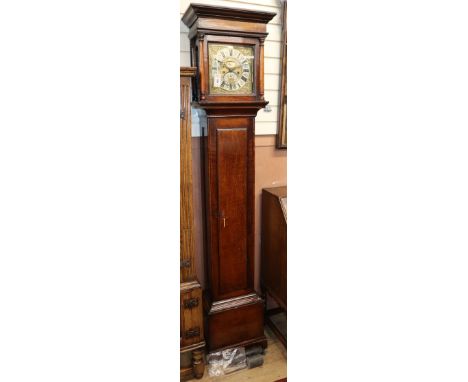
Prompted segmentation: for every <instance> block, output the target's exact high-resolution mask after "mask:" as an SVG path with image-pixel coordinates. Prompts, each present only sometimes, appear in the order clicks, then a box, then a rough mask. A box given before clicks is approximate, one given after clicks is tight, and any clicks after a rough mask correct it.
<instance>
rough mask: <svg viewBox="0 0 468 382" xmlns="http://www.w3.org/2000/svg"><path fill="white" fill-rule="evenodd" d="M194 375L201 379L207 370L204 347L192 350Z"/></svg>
mask: <svg viewBox="0 0 468 382" xmlns="http://www.w3.org/2000/svg"><path fill="white" fill-rule="evenodd" d="M192 357H193V358H192V365H193V375H194V376H195V378H197V379H200V378H201V377H203V373H204V372H205V362H204V361H203V349H197V350H194V351H193V352H192Z"/></svg>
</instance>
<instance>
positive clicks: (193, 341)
mask: <svg viewBox="0 0 468 382" xmlns="http://www.w3.org/2000/svg"><path fill="white" fill-rule="evenodd" d="M194 76H195V68H181V69H180V352H181V368H180V377H181V379H182V380H186V379H190V378H192V377H196V378H201V377H202V376H203V371H204V367H205V365H204V362H203V349H204V347H205V341H204V332H203V312H202V290H201V286H200V284H199V283H198V281H197V278H196V273H195V264H194V234H193V190H192V187H193V185H192V145H191V139H192V127H191V113H190V103H191V102H190V101H191V96H192V92H191V81H192V78H193V77H194ZM187 357H189V358H191V360H190V359H189V364H188V365H186V364H185V363H184V364H182V363H183V362H182V360H183V359H185V358H187Z"/></svg>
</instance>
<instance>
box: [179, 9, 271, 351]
mask: <svg viewBox="0 0 468 382" xmlns="http://www.w3.org/2000/svg"><path fill="white" fill-rule="evenodd" d="M274 16H275V14H274V13H271V12H257V11H250V10H243V9H232V8H225V7H213V6H207V5H200V4H191V5H190V6H189V8H188V9H187V11H186V12H185V14H184V16H183V18H182V21H183V22H184V23H185V25H187V27H188V28H189V39H190V41H191V43H190V45H191V60H192V66H195V67H197V75H196V78H195V86H194V94H193V97H194V101H195V102H194V105H195V106H196V107H198V108H201V109H203V110H204V111H205V115H206V126H205V128H204V129H203V139H202V142H203V152H204V181H205V182H204V183H205V189H204V193H205V221H206V256H205V260H206V261H205V264H206V279H207V288H206V290H205V295H204V300H203V301H204V311H205V317H206V321H205V336H206V340H207V346H208V349H209V350H217V349H222V348H226V347H232V346H236V345H239V346H249V345H254V344H261V345H262V346H264V347H265V346H266V338H265V336H264V333H263V310H264V302H263V300H262V299H261V298H260V296H259V295H258V294H257V293H256V291H255V288H254V274H255V272H254V231H255V230H254V224H255V222H254V208H255V207H254V182H255V172H254V171H255V153H254V137H255V117H256V115H257V112H258V111H259V110H260V109H261V108H263V107H265V105H266V104H267V103H268V102H267V101H265V99H264V84H263V49H264V41H265V38H266V36H267V32H266V24H267V23H268V22H269V21H270V20H271V19H272V18H273V17H274Z"/></svg>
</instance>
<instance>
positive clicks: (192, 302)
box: [184, 297, 198, 309]
mask: <svg viewBox="0 0 468 382" xmlns="http://www.w3.org/2000/svg"><path fill="white" fill-rule="evenodd" d="M196 306H198V297H196V298H190V299H188V300H184V308H185V309H192V308H195V307H196Z"/></svg>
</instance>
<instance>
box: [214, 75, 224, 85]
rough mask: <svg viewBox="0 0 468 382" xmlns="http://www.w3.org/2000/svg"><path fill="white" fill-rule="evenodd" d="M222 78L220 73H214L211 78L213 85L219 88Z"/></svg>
mask: <svg viewBox="0 0 468 382" xmlns="http://www.w3.org/2000/svg"><path fill="white" fill-rule="evenodd" d="M222 82H223V80H222V78H221V75H220V74H215V76H214V78H213V86H214V87H215V88H219V87H220V86H221V84H222Z"/></svg>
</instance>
